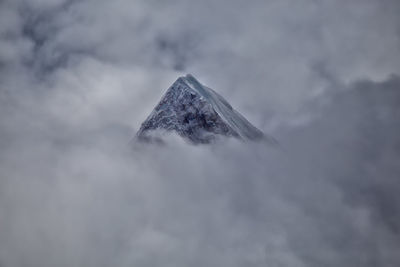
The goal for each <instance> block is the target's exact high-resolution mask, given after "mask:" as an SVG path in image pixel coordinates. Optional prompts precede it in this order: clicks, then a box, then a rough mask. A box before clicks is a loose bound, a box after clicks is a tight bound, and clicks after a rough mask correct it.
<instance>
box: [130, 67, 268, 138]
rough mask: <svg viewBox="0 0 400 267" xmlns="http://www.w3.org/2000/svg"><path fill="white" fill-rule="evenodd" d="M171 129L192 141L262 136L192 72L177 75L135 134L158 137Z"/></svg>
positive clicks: (143, 136) (144, 136) (263, 136)
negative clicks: (182, 75) (223, 137)
mask: <svg viewBox="0 0 400 267" xmlns="http://www.w3.org/2000/svg"><path fill="white" fill-rule="evenodd" d="M170 131H175V132H176V133H178V134H179V135H180V136H182V137H183V138H185V139H187V140H189V141H190V142H192V143H194V144H201V143H210V142H212V141H213V140H215V139H216V138H218V137H220V136H225V137H235V138H239V139H242V140H261V139H266V136H265V135H264V134H263V133H262V132H261V131H260V130H259V129H257V128H256V127H254V126H253V125H252V124H251V123H250V122H249V121H247V120H246V119H245V118H244V117H243V116H242V115H241V114H239V112H237V111H236V110H234V109H233V108H232V107H231V105H230V104H229V103H228V102H227V101H226V100H225V99H224V98H223V97H222V96H220V95H219V94H218V93H216V92H215V91H214V90H212V89H211V88H208V87H206V86H204V85H202V84H201V83H200V82H199V81H197V80H196V79H195V78H194V77H193V76H192V75H190V74H188V75H186V76H185V77H180V78H178V79H177V80H176V81H175V82H174V83H173V84H172V86H171V87H170V88H169V89H168V90H167V92H166V93H165V95H164V96H163V97H162V99H161V101H160V102H159V103H158V105H157V106H156V107H155V108H154V110H153V111H152V112H151V114H150V115H149V116H148V118H147V119H146V120H145V121H144V122H143V123H142V125H141V127H140V129H139V131H138V133H137V134H136V138H137V139H138V140H140V141H154V140H158V141H160V140H161V138H160V135H159V133H160V132H170Z"/></svg>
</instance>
